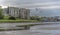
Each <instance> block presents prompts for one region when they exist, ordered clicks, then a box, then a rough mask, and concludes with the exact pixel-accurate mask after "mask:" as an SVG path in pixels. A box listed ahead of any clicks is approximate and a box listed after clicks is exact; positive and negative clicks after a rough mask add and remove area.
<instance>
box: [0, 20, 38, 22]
mask: <svg viewBox="0 0 60 35" xmlns="http://www.w3.org/2000/svg"><path fill="white" fill-rule="evenodd" d="M5 22H7V23H18V22H38V21H37V20H0V23H5Z"/></svg>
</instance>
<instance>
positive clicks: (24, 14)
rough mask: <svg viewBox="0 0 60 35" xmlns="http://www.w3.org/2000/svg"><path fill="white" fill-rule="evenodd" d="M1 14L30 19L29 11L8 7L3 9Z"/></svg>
mask: <svg viewBox="0 0 60 35" xmlns="http://www.w3.org/2000/svg"><path fill="white" fill-rule="evenodd" d="M3 14H4V15H10V16H14V17H19V18H22V19H30V10H29V9H26V8H17V7H8V8H5V9H3Z"/></svg>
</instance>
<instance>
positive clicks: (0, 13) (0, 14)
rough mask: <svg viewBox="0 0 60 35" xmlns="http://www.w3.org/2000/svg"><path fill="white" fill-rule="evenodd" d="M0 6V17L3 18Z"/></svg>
mask: <svg viewBox="0 0 60 35" xmlns="http://www.w3.org/2000/svg"><path fill="white" fill-rule="evenodd" d="M2 10H3V9H2V7H1V6H0V19H3V15H2Z"/></svg>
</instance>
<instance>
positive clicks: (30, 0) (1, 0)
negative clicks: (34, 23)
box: [0, 0, 60, 8]
mask: <svg viewBox="0 0 60 35" xmlns="http://www.w3.org/2000/svg"><path fill="white" fill-rule="evenodd" d="M0 5H2V6H5V7H6V6H17V7H24V8H36V7H40V8H60V0H0Z"/></svg>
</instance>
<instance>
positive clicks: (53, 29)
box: [0, 23, 60, 35]
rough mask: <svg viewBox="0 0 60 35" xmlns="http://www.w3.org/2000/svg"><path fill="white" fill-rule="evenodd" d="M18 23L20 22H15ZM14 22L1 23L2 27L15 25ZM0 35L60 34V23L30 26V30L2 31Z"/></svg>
mask: <svg viewBox="0 0 60 35" xmlns="http://www.w3.org/2000/svg"><path fill="white" fill-rule="evenodd" d="M15 25H18V24H15ZM15 25H13V24H0V27H10V28H11V27H14V26H15ZM0 35H60V23H58V24H50V25H38V26H32V27H30V30H18V31H1V32H0Z"/></svg>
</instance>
